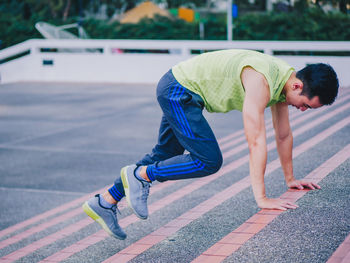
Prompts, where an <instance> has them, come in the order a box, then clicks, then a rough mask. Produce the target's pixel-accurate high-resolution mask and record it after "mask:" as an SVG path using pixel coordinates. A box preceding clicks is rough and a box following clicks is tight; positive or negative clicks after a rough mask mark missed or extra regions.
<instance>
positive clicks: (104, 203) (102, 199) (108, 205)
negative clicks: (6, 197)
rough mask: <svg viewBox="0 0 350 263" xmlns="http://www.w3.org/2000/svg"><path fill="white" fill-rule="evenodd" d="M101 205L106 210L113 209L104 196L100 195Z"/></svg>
mask: <svg viewBox="0 0 350 263" xmlns="http://www.w3.org/2000/svg"><path fill="white" fill-rule="evenodd" d="M100 204H101V205H102V206H103V207H105V208H111V207H112V206H113V204H111V203H109V202H107V201H106V200H105V199H104V198H103V196H102V195H100Z"/></svg>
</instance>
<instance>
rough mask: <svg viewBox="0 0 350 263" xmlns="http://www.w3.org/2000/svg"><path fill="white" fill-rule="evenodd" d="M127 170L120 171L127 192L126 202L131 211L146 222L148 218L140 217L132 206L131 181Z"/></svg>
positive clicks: (124, 168)
mask: <svg viewBox="0 0 350 263" xmlns="http://www.w3.org/2000/svg"><path fill="white" fill-rule="evenodd" d="M126 168H127V167H123V168H122V170H121V171H120V177H121V179H122V183H123V187H124V192H125V198H126V202H127V203H128V205H129V207H130V208H131V210H132V211H133V212H134V214H135V215H136V216H137V217H138V218H140V219H142V220H145V219H147V217H142V216H140V215H139V214H138V213H137V212H136V211H135V209H134V208H133V206H132V205H131V201H130V188H129V181H128V176H127V174H126Z"/></svg>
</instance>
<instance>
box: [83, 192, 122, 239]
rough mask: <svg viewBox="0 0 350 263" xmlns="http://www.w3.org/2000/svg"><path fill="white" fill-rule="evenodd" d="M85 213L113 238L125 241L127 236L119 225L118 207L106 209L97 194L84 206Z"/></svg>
mask: <svg viewBox="0 0 350 263" xmlns="http://www.w3.org/2000/svg"><path fill="white" fill-rule="evenodd" d="M83 210H84V212H85V213H86V214H87V215H88V216H89V217H91V218H92V219H93V220H95V221H96V222H97V223H99V224H100V225H101V226H102V228H103V229H104V230H105V231H106V232H107V233H108V234H109V235H110V236H112V237H115V238H118V239H125V238H126V234H125V232H124V231H123V229H122V228H121V227H120V226H119V224H118V218H117V210H118V208H117V206H116V205H114V206H112V208H105V207H103V206H102V205H101V204H100V195H99V194H97V195H95V196H94V197H92V198H90V199H89V201H86V202H85V203H84V204H83Z"/></svg>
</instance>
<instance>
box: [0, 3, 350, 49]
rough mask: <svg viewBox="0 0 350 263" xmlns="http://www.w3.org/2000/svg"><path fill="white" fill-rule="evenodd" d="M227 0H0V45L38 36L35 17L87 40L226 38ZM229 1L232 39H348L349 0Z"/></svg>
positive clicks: (5, 45) (39, 34) (349, 22)
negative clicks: (63, 26)
mask: <svg viewBox="0 0 350 263" xmlns="http://www.w3.org/2000/svg"><path fill="white" fill-rule="evenodd" d="M227 3H228V1H227V0H217V1H213V0H192V1H184V0H153V1H142V0H128V1H126V0H1V1H0V40H1V44H0V48H1V49H3V48H6V47H9V46H11V45H14V44H17V43H20V42H22V41H25V40H28V39H31V38H44V36H43V35H42V34H41V33H40V32H39V31H38V30H37V29H36V28H35V27H34V25H35V24H36V23H37V22H40V21H44V22H46V23H49V24H50V25H53V26H62V25H72V24H76V26H74V25H73V26H71V27H69V26H68V27H65V28H64V30H65V31H68V32H70V33H72V34H73V35H75V36H77V37H82V38H91V39H168V40H169V39H171V40H172V39H177V40H226V39H227V10H228V4H227ZM232 6H233V7H232V23H233V37H232V38H233V40H327V41H347V40H350V0H233V2H232ZM79 28H80V29H79ZM79 30H80V31H79ZM82 30H83V31H82ZM79 32H80V34H79ZM82 32H84V34H83V33H82ZM71 37H72V36H71ZM63 38H69V37H68V36H66V37H63Z"/></svg>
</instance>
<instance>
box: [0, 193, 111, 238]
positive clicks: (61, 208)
mask: <svg viewBox="0 0 350 263" xmlns="http://www.w3.org/2000/svg"><path fill="white" fill-rule="evenodd" d="M104 189H105V188H102V189H100V190H97V191H95V192H93V193H90V194H88V195H84V196H82V197H80V198H78V199H76V200H73V201H71V202H68V203H66V204H64V205H61V206H58V207H56V208H54V209H51V210H49V211H47V212H45V213H42V214H40V215H37V216H35V217H32V218H30V219H28V220H25V221H23V222H21V223H18V224H16V225H13V226H10V227H8V228H5V229H4V230H2V231H0V238H1V237H4V236H6V235H8V234H11V233H13V232H15V231H17V230H19V229H21V228H24V227H27V226H29V225H32V224H36V223H38V222H39V221H41V220H43V219H46V218H48V217H50V216H53V215H55V214H57V213H60V212H63V211H65V210H67V209H71V208H74V207H76V206H78V205H79V204H81V203H82V202H84V201H85V200H86V199H87V198H89V197H90V196H91V195H94V194H96V193H98V192H100V191H102V190H104Z"/></svg>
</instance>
